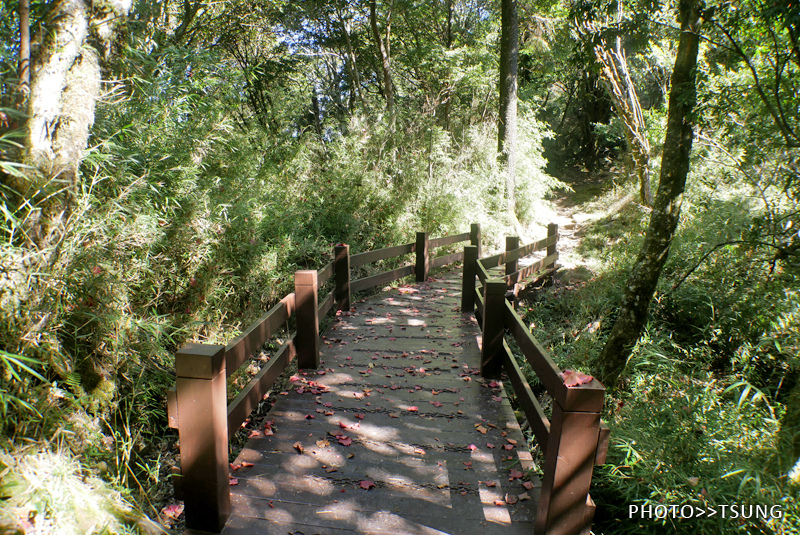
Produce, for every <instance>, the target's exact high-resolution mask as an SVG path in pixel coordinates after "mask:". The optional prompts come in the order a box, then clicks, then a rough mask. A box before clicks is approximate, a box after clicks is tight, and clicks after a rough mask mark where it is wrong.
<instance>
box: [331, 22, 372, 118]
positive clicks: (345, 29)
mask: <svg viewBox="0 0 800 535" xmlns="http://www.w3.org/2000/svg"><path fill="white" fill-rule="evenodd" d="M336 15H337V16H338V18H339V24H341V25H342V33H344V42H345V44H346V45H347V67H348V70H349V71H350V82H351V83H352V84H353V86H354V87H353V93H352V94H351V97H354V96H355V95H358V100H359V102H361V109H362V110H366V109H367V106H366V104H365V103H364V94H363V92H362V90H361V75H360V74H359V72H358V64H357V63H356V54H355V52H354V51H353V43H352V41H351V40H350V28H349V24H348V23H346V22H345V20H344V17H342V14H341V12H339V11H337V12H336ZM350 100H351V101H352V100H354V99H353V98H351V99H350ZM352 111H353V107H352V106H350V112H351V113H352Z"/></svg>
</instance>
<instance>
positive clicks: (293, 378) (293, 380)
mask: <svg viewBox="0 0 800 535" xmlns="http://www.w3.org/2000/svg"><path fill="white" fill-rule="evenodd" d="M289 381H291V382H293V383H294V382H297V381H300V376H299V375H292V376H291V377H289Z"/></svg>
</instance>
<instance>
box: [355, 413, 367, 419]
mask: <svg viewBox="0 0 800 535" xmlns="http://www.w3.org/2000/svg"><path fill="white" fill-rule="evenodd" d="M365 417H366V415H365V414H361V413H358V414H356V418H358V419H359V420H363V419H364V418H365Z"/></svg>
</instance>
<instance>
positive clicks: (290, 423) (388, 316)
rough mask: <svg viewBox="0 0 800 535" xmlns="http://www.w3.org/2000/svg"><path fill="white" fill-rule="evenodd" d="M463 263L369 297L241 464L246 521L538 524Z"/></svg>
mask: <svg viewBox="0 0 800 535" xmlns="http://www.w3.org/2000/svg"><path fill="white" fill-rule="evenodd" d="M460 299H461V272H460V271H458V270H456V271H451V272H448V273H444V274H441V275H439V276H438V277H437V278H432V279H429V281H428V282H426V283H420V284H415V285H409V286H403V287H400V288H395V289H392V290H390V291H385V292H382V293H379V294H377V295H375V296H373V297H370V298H368V299H362V300H361V301H359V302H358V303H356V306H355V307H354V308H353V309H351V312H349V313H346V314H342V315H339V316H337V320H336V321H335V322H334V323H333V324H332V325H331V326H330V327H329V328H328V330H327V331H326V332H325V334H324V336H323V338H322V342H323V344H322V346H323V349H322V356H321V358H322V366H321V367H320V368H319V369H317V370H305V371H301V372H299V373H298V374H297V375H295V376H293V377H292V378H291V385H290V387H289V388H287V391H286V392H284V393H283V394H284V395H281V396H278V398H279V399H278V402H277V403H276V405H275V406H274V407H273V408H272V410H271V411H270V413H269V415H268V416H267V422H266V424H265V425H264V426H262V427H261V428H260V430H257V431H255V432H253V433H252V434H251V438H250V440H249V442H248V443H247V445H246V446H245V447H244V448H243V449H242V451H241V453H240V454H239V457H238V458H237V460H236V461H235V462H234V463H233V466H234V467H235V471H234V472H233V476H234V477H236V484H235V485H233V486H231V487H230V488H231V500H232V506H233V512H232V515H231V518H230V519H229V521H228V524H227V526H226V528H225V530H224V531H223V533H224V534H226V535H244V534H256V533H258V534H261V535H271V534H276V535H277V534H281V535H286V534H287V533H291V534H294V535H297V534H299V533H302V534H304V535H313V534H323V533H324V534H335V533H341V534H348V533H349V534H364V535H366V534H387V535H388V534H393V535H411V534H413V535H445V534H450V535H456V534H458V535H469V534H473V533H474V534H477V533H480V534H482V535H484V534H487V535H491V534H496V535H505V534H509V535H511V534H523V533H525V534H530V533H533V521H534V516H535V513H536V505H537V498H538V487H539V482H538V480H537V479H536V478H534V479H533V480H532V481H530V482H529V481H526V479H527V477H528V476H526V475H524V473H523V472H524V471H526V470H527V469H528V468H530V467H531V455H530V448H529V447H528V444H527V442H526V440H525V438H524V437H523V435H522V433H521V431H520V427H519V424H518V423H517V420H516V418H515V416H514V413H513V410H512V408H511V406H510V404H509V401H508V399H507V397H506V394H505V389H504V387H503V385H502V382H501V381H486V380H483V379H482V378H481V377H480V375H479V366H480V346H481V330H480V328H479V327H478V324H477V321H476V320H475V317H474V316H473V315H471V314H461V312H460Z"/></svg>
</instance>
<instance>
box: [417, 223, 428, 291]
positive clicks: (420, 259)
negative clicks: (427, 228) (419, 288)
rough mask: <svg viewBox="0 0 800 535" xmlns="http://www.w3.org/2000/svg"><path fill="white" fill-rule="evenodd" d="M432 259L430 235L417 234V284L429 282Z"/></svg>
mask: <svg viewBox="0 0 800 535" xmlns="http://www.w3.org/2000/svg"><path fill="white" fill-rule="evenodd" d="M430 267H431V259H430V256H429V254H428V233H427V232H417V282H425V281H426V280H428V271H430Z"/></svg>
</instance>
